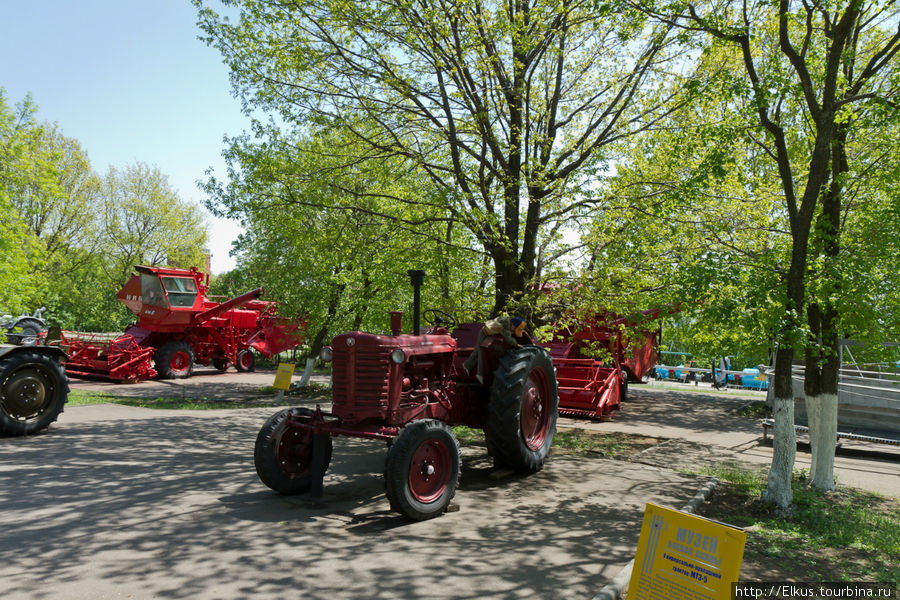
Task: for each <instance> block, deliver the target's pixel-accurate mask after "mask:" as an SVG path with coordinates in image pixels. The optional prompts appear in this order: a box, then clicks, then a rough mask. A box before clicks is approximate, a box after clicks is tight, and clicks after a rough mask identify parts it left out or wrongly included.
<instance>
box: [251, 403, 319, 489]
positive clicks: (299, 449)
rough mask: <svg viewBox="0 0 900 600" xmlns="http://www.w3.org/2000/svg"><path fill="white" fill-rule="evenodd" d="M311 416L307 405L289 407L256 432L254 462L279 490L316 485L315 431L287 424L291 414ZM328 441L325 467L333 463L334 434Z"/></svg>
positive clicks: (258, 473)
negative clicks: (314, 481) (314, 482)
mask: <svg viewBox="0 0 900 600" xmlns="http://www.w3.org/2000/svg"><path fill="white" fill-rule="evenodd" d="M292 412H293V415H294V417H300V418H302V419H311V418H312V415H313V413H312V411H311V410H309V409H306V408H286V409H284V410H282V411H279V412H277V413H275V414H274V415H272V416H271V417H269V419H268V420H267V421H266V422H265V424H264V425H263V426H262V429H260V430H259V435H257V436H256V445H255V446H254V448H253V462H254V464H255V465H256V474H257V475H259V478H260V480H261V481H262V482H263V483H264V484H266V485H267V486H269V487H270V488H271V489H273V490H275V491H276V492H278V493H279V494H284V495H286V496H290V495H293V494H302V493H304V492H308V491H309V489H310V487H312V478H313V473H312V464H313V433H312V432H311V431H309V430H307V429H299V428H291V429H289V428H288V427H287V425H286V424H285V420H286V419H287V417H288V415H289V414H291V413H292ZM325 439H326V442H325V461H324V465H325V469H328V465H329V464H330V463H331V453H332V449H333V447H332V443H331V436H327V437H326V438H325Z"/></svg>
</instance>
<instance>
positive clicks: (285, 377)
mask: <svg viewBox="0 0 900 600" xmlns="http://www.w3.org/2000/svg"><path fill="white" fill-rule="evenodd" d="M293 376H294V364H293V363H278V370H277V371H275V383H273V384H272V387H274V388H275V389H276V390H289V389H291V377H293Z"/></svg>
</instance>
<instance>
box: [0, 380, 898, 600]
mask: <svg viewBox="0 0 900 600" xmlns="http://www.w3.org/2000/svg"><path fill="white" fill-rule="evenodd" d="M272 379H273V374H272V373H265V372H263V373H255V374H240V375H236V374H228V375H218V374H215V373H209V374H202V373H201V374H200V375H198V376H197V377H194V378H192V379H190V380H187V381H185V382H147V383H143V384H137V385H132V386H128V385H115V386H113V384H104V383H98V382H83V381H82V382H77V381H73V383H72V387H73V388H82V389H84V388H90V389H99V390H103V389H110V388H111V389H113V390H114V391H115V393H117V394H122V395H125V394H130V395H149V396H157V395H167V396H172V395H184V396H185V397H208V398H209V397H217V398H223V399H229V398H239V397H246V396H247V395H258V390H259V387H260V386H264V385H270V384H271V382H272ZM173 391H174V392H175V393H173ZM161 392H164V393H161ZM630 396H631V398H632V400H631V401H629V402H628V403H626V404H625V405H624V407H623V410H622V411H621V412H620V413H619V415H618V416H617V417H616V419H614V420H613V421H610V422H605V423H591V422H583V421H577V420H568V419H565V420H562V421H561V422H562V423H563V425H564V426H579V427H586V428H589V429H598V430H608V431H625V432H629V433H640V434H643V435H650V436H658V437H663V438H667V441H665V442H664V443H662V444H660V445H659V446H657V447H655V448H653V449H651V450H648V451H646V452H645V453H644V454H643V455H642V456H641V458H640V460H642V461H643V462H644V463H649V464H633V463H623V462H616V461H608V460H603V459H585V458H578V459H576V458H572V457H569V456H565V455H554V457H553V458H552V460H551V461H550V462H549V463H548V465H547V467H546V468H545V469H544V470H543V471H542V472H540V473H538V474H536V475H534V476H531V477H524V478H520V477H508V478H500V479H495V478H494V477H492V473H493V470H492V467H491V464H490V462H489V461H488V459H487V458H486V456H485V453H484V452H483V450H482V449H480V448H477V447H472V448H467V449H465V450H464V469H463V475H462V480H461V487H460V490H459V492H458V494H457V498H456V503H457V504H458V505H459V511H458V512H454V513H449V514H446V515H444V516H442V517H440V518H439V519H436V520H434V521H429V522H425V523H410V522H408V521H406V520H405V519H404V518H402V517H400V516H398V515H396V514H395V513H392V512H390V511H389V510H388V506H387V501H386V499H385V497H384V493H383V485H382V480H381V471H382V468H383V461H384V449H383V446H381V445H379V444H378V443H374V442H364V441H359V440H351V439H346V438H341V439H337V440H336V441H335V453H334V460H333V463H332V467H331V469H330V470H329V474H328V475H327V477H326V491H325V497H324V498H323V499H322V500H321V501H313V500H312V499H310V498H306V497H293V498H286V497H281V496H278V495H277V494H274V493H272V492H270V491H269V490H268V489H267V488H265V487H264V486H262V484H260V483H259V481H258V479H257V477H256V474H255V472H254V469H253V464H252V444H253V440H254V439H255V436H256V432H257V430H258V429H259V427H260V425H261V424H262V422H263V421H264V420H265V419H266V417H267V416H268V415H269V414H271V412H272V410H273V409H272V408H260V409H248V410H217V411H154V410H146V409H138V408H130V407H124V406H119V405H111V404H101V405H92V406H71V407H68V408H67V409H66V412H65V413H63V415H62V416H61V417H60V420H59V422H58V423H56V424H54V425H53V426H52V427H51V428H50V429H49V430H48V431H46V432H44V433H42V434H40V435H36V436H33V437H29V438H14V439H2V440H0V580H2V581H3V588H4V591H3V593H2V597H3V598H4V599H6V598H10V599H13V600H20V599H21V600H44V599H47V600H50V599H53V600H56V599H58V598H63V599H75V600H78V599H81V598H84V599H91V600H93V599H96V598H130V599H137V600H142V599H149V598H175V599H180V598H191V599H194V598H200V599H204V598H210V599H212V598H215V599H220V598H221V599H226V600H227V599H232V598H248V597H259V598H292V599H293V598H300V597H302V598H313V599H316V598H322V599H328V600H341V599H345V598H346V599H353V598H417V597H422V598H424V597H427V598H479V599H480V598H485V597H488V598H529V599H533V598H541V599H545V598H590V597H592V596H593V594H594V593H596V592H597V591H598V590H599V589H600V588H601V587H602V586H603V585H604V584H605V583H606V582H607V581H608V580H609V578H611V577H612V576H614V575H615V574H616V573H617V572H618V571H619V569H620V568H621V567H622V566H623V565H625V564H626V563H627V562H628V561H629V560H630V559H631V558H633V556H634V549H635V545H636V543H637V537H638V531H639V523H640V519H641V516H642V513H643V509H644V506H645V503H646V502H648V501H653V502H658V503H662V504H666V505H670V506H675V507H680V506H682V505H683V504H684V503H685V502H686V501H687V500H688V499H690V498H691V497H692V496H693V495H694V493H695V492H696V491H697V490H698V489H699V488H700V487H701V485H702V483H703V482H704V481H705V479H704V478H702V477H695V476H690V475H684V474H680V473H678V472H676V471H673V470H671V469H668V468H662V467H671V466H673V465H683V464H685V463H690V462H693V463H694V464H697V465H699V464H703V463H704V462H709V461H714V460H720V459H722V458H723V457H726V458H735V457H736V458H738V459H740V460H745V461H750V462H753V461H755V462H756V463H757V464H760V465H764V464H765V463H767V462H768V461H770V459H771V456H770V455H771V449H769V448H768V447H766V446H762V445H760V437H761V429H760V427H759V425H758V424H757V422H755V421H753V420H744V419H737V418H735V416H734V415H733V411H734V409H736V408H738V407H739V406H740V405H742V404H744V403H746V402H747V401H748V399H747V398H744V397H735V396H733V395H732V396H721V395H711V394H694V393H686V392H680V391H677V390H676V391H671V390H669V391H664V390H659V389H654V388H650V387H646V386H645V387H640V386H632V388H631V390H630ZM891 450H892V449H890V448H889V449H888V451H887V452H886V453H883V454H877V453H876V452H874V451H873V449H872V448H866V449H865V450H864V451H863V452H862V453H861V454H858V455H854V456H841V457H840V458H839V465H838V477H839V480H840V481H841V482H842V483H848V482H853V481H856V480H857V479H858V481H859V484H860V485H861V486H862V487H869V488H870V489H872V488H875V489H879V488H881V487H882V485H883V484H882V482H888V483H890V482H891V481H893V482H900V477H897V475H898V474H900V461H898V460H897V458H898V457H896V456H893V457H892V456H891V455H890V451H891ZM804 457H808V455H805V454H804V453H803V452H802V451H801V453H800V454H798V461H799V463H800V464H801V465H802V464H803V460H804ZM655 465H659V466H655ZM873 482H874V483H873ZM894 485H896V483H895V484H894ZM885 489H886V493H892V494H893V495H900V494H898V493H897V492H894V491H891V490H893V488H892V487H891V486H887V487H886V488H885Z"/></svg>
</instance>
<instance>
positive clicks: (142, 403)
mask: <svg viewBox="0 0 900 600" xmlns="http://www.w3.org/2000/svg"><path fill="white" fill-rule="evenodd" d="M89 404H121V405H123V406H136V407H138V408H156V409H166V410H216V409H223V408H256V407H260V406H272V405H273V403H272V402H271V401H269V400H254V399H248V400H226V399H221V398H205V397H201V398H178V397H173V396H159V397H156V398H130V397H126V396H114V395H112V394H103V393H100V392H88V391H84V390H71V391H69V401H68V405H69V406H85V405H89Z"/></svg>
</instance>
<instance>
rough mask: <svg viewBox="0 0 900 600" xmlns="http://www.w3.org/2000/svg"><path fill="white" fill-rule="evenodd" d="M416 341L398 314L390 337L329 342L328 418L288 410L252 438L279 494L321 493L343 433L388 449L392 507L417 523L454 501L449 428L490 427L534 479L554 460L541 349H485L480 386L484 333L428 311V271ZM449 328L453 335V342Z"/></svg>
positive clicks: (552, 401)
mask: <svg viewBox="0 0 900 600" xmlns="http://www.w3.org/2000/svg"><path fill="white" fill-rule="evenodd" d="M409 275H410V277H411V279H412V284H413V290H414V301H413V307H414V308H413V311H414V312H413V315H414V316H413V332H412V334H401V325H402V324H401V317H402V313H391V330H392V335H375V334H371V333H363V332H360V331H353V332H350V333H344V334H341V335H339V336H337V337H335V338H334V339H333V340H332V344H331V346H329V347H326V348H324V349H323V351H322V358H323V359H324V360H329V361H331V363H332V382H333V383H332V410H331V413H326V412H324V411H322V410H321V408H320V407H316V410H315V411H312V410H308V409H304V408H290V409H286V410H282V411H281V412H278V413H276V414H275V415H273V416H272V417H271V418H269V419H268V421H266V423H265V424H264V425H263V427H262V429H261V430H260V432H259V435H258V436H257V438H256V445H255V449H254V459H255V464H256V471H257V473H258V474H259V477H260V479H261V480H262V481H263V483H265V484H266V485H267V486H269V487H270V488H272V489H273V490H275V491H277V492H279V493H282V494H298V493H303V492H309V491H311V492H313V493H314V494H321V486H322V478H323V477H324V474H325V470H326V469H327V468H328V464H329V462H330V460H331V453H332V442H331V438H332V437H333V436H338V435H347V436H353V437H360V438H367V439H373V440H382V441H385V442H387V443H388V445H389V449H388V453H387V460H386V462H385V472H384V481H385V490H386V492H387V497H388V500H389V501H390V504H391V508H392V509H393V510H396V511H398V512H400V513H402V514H404V515H406V516H407V517H409V518H410V519H413V520H419V521H421V520H425V519H430V518H433V517H436V516H438V515H440V514H441V513H443V512H444V510H445V509H446V507H447V505H448V504H449V503H450V500H451V499H452V498H453V496H454V494H455V493H456V487H457V482H458V479H459V473H460V452H459V442H458V440H457V439H456V435H455V434H454V433H453V430H452V429H451V426H453V425H467V426H469V427H474V428H479V429H483V430H484V432H485V438H486V440H487V449H488V452H489V454H490V455H492V456H493V457H494V460H495V462H496V463H498V464H503V465H506V466H508V467H511V468H513V469H515V470H518V471H523V472H534V471H537V470H539V469H540V468H541V467H542V466H543V465H544V461H545V460H546V459H547V456H548V454H549V452H550V446H551V445H552V443H553V436H554V434H555V432H556V419H557V404H558V396H557V384H556V373H555V370H554V368H553V362H552V360H551V358H550V354H549V353H548V352H547V350H546V349H544V348H542V347H540V346H537V345H534V344H533V343H530V339H522V340H521V341H522V345H521V347H512V346H510V345H509V344H508V342H506V341H505V340H504V339H503V337H502V336H499V335H498V336H488V337H485V338H484V339H483V341H482V342H481V343H480V360H481V361H484V362H483V363H482V368H481V370H480V372H481V373H482V380H481V381H479V380H478V379H477V378H476V377H475V376H474V375H470V374H469V373H467V372H466V370H465V369H464V368H463V366H462V364H463V362H464V360H465V359H466V358H467V357H468V356H469V355H470V354H471V353H472V352H473V351H474V350H475V346H476V344H477V343H478V339H479V333H480V332H481V328H482V324H481V323H473V324H468V325H463V326H460V325H459V324H458V323H456V321H455V319H453V318H452V317H450V316H449V315H447V314H446V313H442V312H440V311H436V310H428V311H425V312H424V313H423V317H425V319H426V321H427V322H428V323H429V328H428V330H427V331H426V332H425V333H421V332H420V327H419V307H420V294H419V288H420V286H421V284H422V281H423V279H424V275H425V272H424V271H410V272H409ZM451 328H453V332H452V334H451V333H450V330H451Z"/></svg>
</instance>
